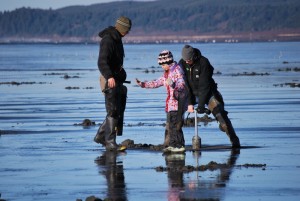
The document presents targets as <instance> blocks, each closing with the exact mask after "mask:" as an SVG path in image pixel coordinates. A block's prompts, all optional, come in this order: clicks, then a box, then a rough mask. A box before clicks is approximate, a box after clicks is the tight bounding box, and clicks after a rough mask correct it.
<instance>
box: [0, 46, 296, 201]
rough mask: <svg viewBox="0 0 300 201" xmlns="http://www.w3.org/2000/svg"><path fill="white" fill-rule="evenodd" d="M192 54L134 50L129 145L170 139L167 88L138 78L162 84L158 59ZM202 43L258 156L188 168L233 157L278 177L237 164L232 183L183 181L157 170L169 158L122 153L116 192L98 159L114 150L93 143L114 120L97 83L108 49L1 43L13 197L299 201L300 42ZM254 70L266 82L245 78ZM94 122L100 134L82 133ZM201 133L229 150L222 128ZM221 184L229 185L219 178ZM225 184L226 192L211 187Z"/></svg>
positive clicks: (1, 114) (3, 119)
mask: <svg viewBox="0 0 300 201" xmlns="http://www.w3.org/2000/svg"><path fill="white" fill-rule="evenodd" d="M183 45H184V44H143V45H141V44H139V45H130V44H125V46H124V47H125V54H126V57H125V62H124V68H125V69H126V71H127V75H128V78H127V80H129V81H131V84H126V86H127V87H128V99H127V107H126V112H125V120H124V121H125V124H124V134H123V136H119V137H118V138H117V141H118V142H122V141H123V140H125V139H132V140H134V141H135V143H147V144H160V143H162V142H163V134H164V127H163V123H164V122H165V120H166V115H165V112H164V106H165V105H164V103H165V98H166V92H165V89H164V88H158V89H141V88H139V87H137V85H136V84H135V78H139V79H140V80H152V79H155V78H158V77H159V76H161V74H162V70H161V68H160V67H159V66H158V64H157V56H158V54H159V52H161V51H162V50H165V49H168V50H170V51H172V53H173V55H174V59H175V60H176V61H178V60H179V59H180V54H181V49H182V47H183ZM191 45H193V46H194V47H197V48H199V49H200V50H201V52H202V54H203V55H204V56H206V57H207V58H208V59H209V60H210V62H211V64H212V65H213V66H214V68H215V72H219V73H218V74H215V75H214V79H215V81H216V82H217V83H218V87H219V90H220V92H221V93H222V95H223V97H224V100H225V103H226V109H227V110H228V111H229V117H230V119H231V121H232V123H233V125H234V128H235V129H236V132H237V134H238V136H239V137H240V140H241V144H242V146H244V147H252V146H257V147H259V148H257V149H250V148H248V149H247V148H246V149H242V150H241V152H240V154H239V155H238V156H237V155H235V154H233V153H232V152H230V151H228V150H227V151H224V150H215V151H209V152H202V153H201V157H200V158H199V156H198V157H195V156H194V155H193V154H192V153H191V152H187V153H186V155H185V159H184V162H185V165H195V164H196V163H198V162H199V163H201V164H207V163H209V162H210V161H216V162H219V163H223V162H227V161H232V160H233V159H234V164H236V165H238V164H246V163H252V164H267V170H265V171H263V170H261V169H259V168H258V169H257V168H252V169H251V168H249V169H243V168H237V167H234V168H233V170H230V171H229V170H228V171H227V172H229V173H228V174H225V175H224V174H222V173H220V172H193V173H189V174H183V173H181V174H176V176H175V179H173V180H172V178H173V176H174V175H173V176H172V172H163V173H160V172H156V171H155V170H154V168H155V167H157V166H166V165H168V164H167V163H166V161H167V158H166V157H164V156H162V154H161V153H157V152H143V151H135V150H128V151H127V153H124V154H123V155H122V154H120V155H117V156H114V157H115V158H114V160H113V161H114V162H116V161H117V164H122V167H121V166H120V167H121V169H118V168H117V169H116V171H121V172H122V173H123V174H124V177H125V178H123V180H121V181H119V180H117V181H118V182H119V184H121V187H120V186H118V187H116V188H111V186H110V184H111V183H112V182H113V181H111V180H109V179H108V177H107V175H106V176H105V174H103V175H104V176H101V177H99V174H100V175H102V173H103V172H105V171H107V170H109V168H108V169H105V168H107V167H110V166H107V165H103V163H101V161H100V162H99V163H97V162H94V160H95V159H96V158H97V157H98V156H99V155H100V156H106V153H105V150H104V149H103V148H102V147H101V146H99V145H97V144H95V143H94V142H93V137H94V135H95V133H96V131H97V129H98V126H99V124H100V123H102V121H103V119H104V118H105V107H104V97H103V95H102V94H101V93H100V87H99V81H98V79H99V75H100V73H99V70H98V67H97V58H98V50H99V46H98V44H1V45H0V94H1V99H0V131H1V135H0V150H1V153H0V160H1V167H0V178H1V182H0V183H1V184H0V193H1V194H2V198H3V199H7V200H76V198H81V199H84V198H86V197H87V196H89V195H96V196H98V197H101V198H104V197H110V198H112V197H113V195H112V194H113V193H116V192H121V193H119V194H121V196H123V197H122V199H123V200H126V199H127V200H141V199H142V198H143V200H179V197H180V198H185V199H200V198H202V199H217V200H259V199H261V200H283V199H286V200H298V199H299V198H300V193H299V192H300V189H299V186H298V184H299V181H300V177H299V174H298V172H299V167H300V162H299V161H300V150H299V147H298V144H299V142H300V126H299V123H300V121H299V120H300V93H299V92H300V90H299V83H300V76H299V75H300V72H299V67H300V42H276V43H275V42H272V43H271V42H270V43H205V44H204V43H203V44H202V43H200V44H191ZM286 69H292V70H286ZM294 69H298V71H295V70H294ZM245 72H246V73H252V72H254V73H257V74H262V75H255V76H245V75H240V76H237V74H243V73H245ZM67 76H68V77H67ZM286 83H296V84H298V87H290V86H289V85H286ZM187 115H188V114H186V116H187ZM84 119H90V120H91V121H94V122H95V123H96V125H95V126H91V127H83V126H80V125H78V124H80V123H82V121H83V120H84ZM184 134H185V140H186V144H187V145H191V141H192V137H193V135H194V128H191V127H190V128H188V127H187V128H184ZM199 134H200V136H201V139H202V144H204V145H207V146H211V145H230V143H229V140H228V138H227V137H226V135H224V134H223V133H221V131H219V130H218V125H217V123H216V122H212V123H209V124H208V125H204V124H203V123H199ZM108 158H109V157H108ZM96 161H97V160H96ZM113 167H116V166H113ZM117 167H119V166H117ZM112 169H114V168H112ZM114 170H115V169H114ZM288 175H289V176H288ZM222 176H224V177H228V179H225V180H219V179H217V178H220V177H222ZM229 177H230V179H229ZM199 178H200V179H199ZM124 180H125V181H124ZM216 180H217V182H216ZM118 182H117V183H118ZM176 182H177V183H176ZM178 182H179V184H180V185H177V186H176V185H175V184H178ZM220 182H221V183H222V184H223V183H225V184H226V185H225V186H223V185H221V186H223V187H222V188H212V186H218V185H219V184H220ZM283 184H284V185H283ZM122 186H123V187H122ZM219 186H220V185H219ZM120 190H121V191H120ZM111 191H112V192H111ZM114 191H116V192H114ZM110 192H111V193H112V194H110ZM117 194H118V193H117ZM119 194H118V195H119Z"/></svg>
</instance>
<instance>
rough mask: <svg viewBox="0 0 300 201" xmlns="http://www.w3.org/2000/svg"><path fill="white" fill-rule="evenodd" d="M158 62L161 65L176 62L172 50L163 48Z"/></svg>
mask: <svg viewBox="0 0 300 201" xmlns="http://www.w3.org/2000/svg"><path fill="white" fill-rule="evenodd" d="M157 62H158V64H159V65H163V64H171V63H174V60H173V54H172V52H170V51H169V50H163V51H162V52H161V53H159V55H158V59H157Z"/></svg>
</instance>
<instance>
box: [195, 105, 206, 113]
mask: <svg viewBox="0 0 300 201" xmlns="http://www.w3.org/2000/svg"><path fill="white" fill-rule="evenodd" d="M196 111H197V113H199V114H203V113H205V107H203V106H198V107H197V108H196Z"/></svg>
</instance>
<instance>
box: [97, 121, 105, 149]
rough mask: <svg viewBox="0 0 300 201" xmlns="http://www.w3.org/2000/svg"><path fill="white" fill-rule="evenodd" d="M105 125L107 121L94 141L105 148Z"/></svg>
mask: <svg viewBox="0 0 300 201" xmlns="http://www.w3.org/2000/svg"><path fill="white" fill-rule="evenodd" d="M105 124H106V120H104V122H103V123H102V125H101V126H100V127H99V129H98V131H97V134H96V135H95V137H94V141H95V142H96V143H98V144H102V145H103V146H105Z"/></svg>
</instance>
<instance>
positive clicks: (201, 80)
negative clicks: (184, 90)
mask: <svg viewBox="0 0 300 201" xmlns="http://www.w3.org/2000/svg"><path fill="white" fill-rule="evenodd" d="M179 64H180V65H181V67H182V68H183V70H184V72H185V75H186V82H187V85H188V87H189V98H188V112H194V105H195V104H196V100H198V107H197V109H196V111H197V112H198V113H200V114H201V113H205V112H206V110H207V109H206V108H205V104H207V105H208V109H209V110H210V111H211V112H212V113H213V115H214V116H215V118H216V119H217V121H218V122H219V127H220V130H221V131H223V132H226V134H227V136H228V137H229V139H230V142H231V144H232V147H234V148H239V147H240V141H239V138H238V136H237V135H236V133H235V131H234V128H233V126H232V124H231V121H230V120H229V118H228V116H227V114H228V112H227V111H226V110H225V108H224V105H225V104H224V101H223V97H222V95H221V93H220V92H219V91H218V89H217V84H216V83H215V81H214V79H213V78H212V76H213V71H214V68H213V67H212V65H211V64H210V62H209V60H208V59H207V58H206V57H204V56H202V55H201V52H200V50H199V49H197V48H193V47H192V46H190V45H185V46H184V47H183V49H182V59H181V60H180V61H179Z"/></svg>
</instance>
